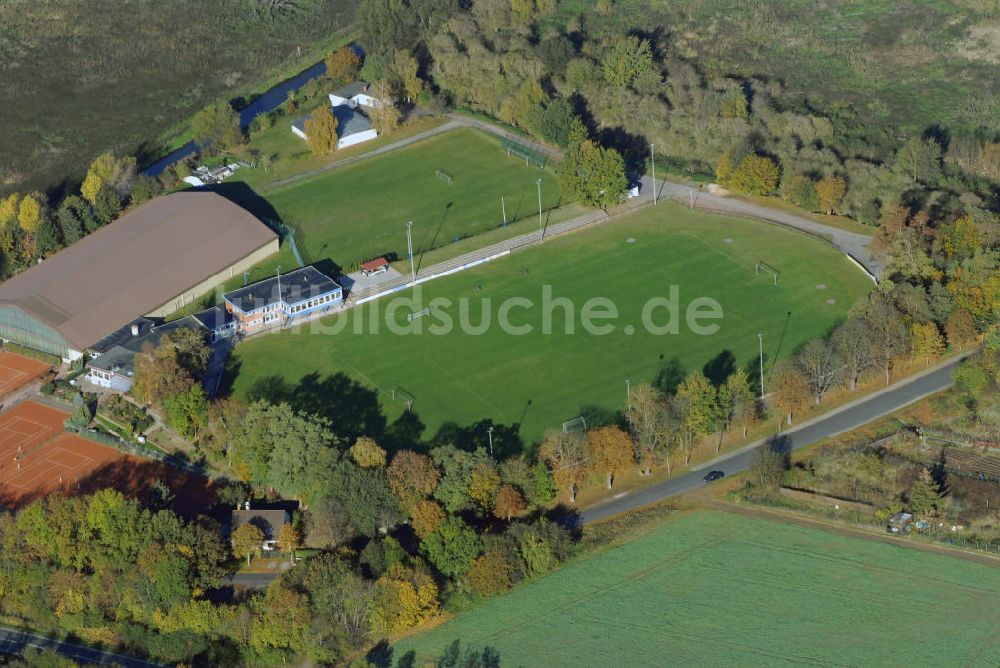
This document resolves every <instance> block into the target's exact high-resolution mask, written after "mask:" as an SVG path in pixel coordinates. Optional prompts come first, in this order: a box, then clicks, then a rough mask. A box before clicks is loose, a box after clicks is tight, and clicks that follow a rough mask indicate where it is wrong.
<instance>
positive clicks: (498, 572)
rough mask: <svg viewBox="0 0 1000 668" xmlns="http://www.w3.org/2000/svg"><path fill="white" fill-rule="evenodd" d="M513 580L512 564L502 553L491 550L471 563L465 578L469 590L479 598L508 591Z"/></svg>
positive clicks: (497, 550) (494, 549)
mask: <svg viewBox="0 0 1000 668" xmlns="http://www.w3.org/2000/svg"><path fill="white" fill-rule="evenodd" d="M513 578H514V564H512V563H511V561H510V559H508V558H507V556H506V555H505V554H504V553H503V551H501V550H499V549H496V548H492V549H489V550H487V551H486V552H484V553H483V554H482V555H480V556H479V557H477V558H476V559H475V561H473V562H472V567H471V568H469V572H468V574H466V576H465V580H466V583H468V585H469V588H470V589H471V590H472V591H474V592H475V593H477V594H479V595H480V596H496V595H497V594H502V593H504V592H505V591H507V590H508V589H510V587H511V585H512V584H513Z"/></svg>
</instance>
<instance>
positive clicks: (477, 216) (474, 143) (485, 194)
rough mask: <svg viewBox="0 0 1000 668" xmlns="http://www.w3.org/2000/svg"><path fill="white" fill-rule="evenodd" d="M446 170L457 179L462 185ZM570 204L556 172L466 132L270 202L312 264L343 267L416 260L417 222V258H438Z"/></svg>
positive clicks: (271, 195)
mask: <svg viewBox="0 0 1000 668" xmlns="http://www.w3.org/2000/svg"><path fill="white" fill-rule="evenodd" d="M437 170H443V171H446V172H448V173H449V174H451V175H452V176H453V179H452V183H451V185H449V184H448V183H447V182H445V181H443V180H441V179H440V178H438V177H437ZM539 178H541V179H542V208H543V209H544V210H549V209H552V208H555V207H556V206H558V205H559V204H560V194H559V185H558V180H557V179H556V173H555V166H554V165H548V166H546V168H545V169H538V168H537V167H531V166H526V165H525V164H524V161H523V160H519V159H517V158H513V157H508V156H507V152H506V151H505V150H504V149H503V147H502V146H501V144H500V141H499V140H498V139H495V138H494V137H492V136H490V135H487V134H485V133H483V132H481V131H479V130H472V129H464V128H463V129H460V130H455V131H452V132H447V133H444V134H443V135H439V136H437V137H433V138H431V139H427V140H424V141H420V142H417V143H416V144H413V145H412V146H408V147H406V148H402V149H399V150H396V151H393V152H391V153H388V154H384V155H381V156H377V157H374V158H371V159H369V160H364V161H362V162H359V163H356V164H353V165H349V166H346V167H342V168H339V169H335V170H333V171H330V172H327V173H325V174H321V175H319V176H316V177H314V178H312V179H309V180H306V181H301V182H298V183H293V184H290V185H289V186H287V187H284V188H280V189H277V190H274V191H271V192H268V193H267V194H265V195H264V197H265V198H266V199H267V201H268V203H269V204H270V205H271V206H272V207H274V210H275V211H276V212H277V214H278V215H279V216H280V218H281V219H282V221H284V222H285V223H286V224H288V225H290V226H292V227H293V228H294V229H295V230H296V235H297V240H298V242H299V247H300V249H301V250H302V251H303V253H304V254H305V255H306V257H307V261H311V262H317V261H319V260H322V259H326V258H330V259H332V260H333V261H334V262H336V263H338V264H340V265H341V266H349V265H351V264H352V263H355V262H359V261H363V260H368V259H371V258H372V257H375V256H378V255H391V254H395V255H396V257H399V258H406V257H407V248H406V223H407V221H410V220H412V221H413V246H414V253H420V252H422V251H425V250H430V249H432V248H438V247H440V246H444V245H446V244H450V243H453V242H454V241H455V240H456V239H461V238H465V237H468V236H472V235H475V234H479V233H482V232H485V231H486V230H490V229H493V228H496V227H500V226H501V225H502V224H503V211H502V207H501V197H503V199H504V203H505V204H506V208H507V220H508V222H512V221H514V220H520V219H524V218H527V217H530V216H537V215H538V191H537V187H536V183H535V182H536V180H537V179H539Z"/></svg>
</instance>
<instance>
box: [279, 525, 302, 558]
mask: <svg viewBox="0 0 1000 668" xmlns="http://www.w3.org/2000/svg"><path fill="white" fill-rule="evenodd" d="M301 544H302V536H301V535H300V534H299V530H298V529H296V528H295V525H294V524H288V523H285V524H282V525H281V528H280V529H278V549H279V550H281V551H282V552H287V553H288V557H289V558H290V559H291V560H292V561H294V560H295V550H297V549H299V545H301Z"/></svg>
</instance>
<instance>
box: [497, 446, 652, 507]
mask: <svg viewBox="0 0 1000 668" xmlns="http://www.w3.org/2000/svg"><path fill="white" fill-rule="evenodd" d="M628 454H629V458H630V459H631V456H632V450H631V449H629V453H628ZM527 509H528V504H526V503H525V502H524V497H523V496H522V495H521V492H519V491H518V490H517V488H516V487H514V486H513V485H500V488H499V489H498V490H497V495H496V499H495V500H494V501H493V515H494V516H495V517H498V518H500V519H502V520H507V521H508V522H510V520H511V519H512V518H514V517H520V516H521V515H523V514H524V512H525V511H526V510H527Z"/></svg>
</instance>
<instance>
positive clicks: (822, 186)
mask: <svg viewBox="0 0 1000 668" xmlns="http://www.w3.org/2000/svg"><path fill="white" fill-rule="evenodd" d="M846 194H847V182H846V181H844V178H843V177H842V176H835V175H831V176H824V177H823V178H821V179H820V180H819V181H817V182H816V199H817V200H818V201H819V207H820V209H822V210H823V211H826V212H827V213H828V214H833V213H834V212H835V211H836V210H837V207H839V206H840V202H841V201H843V199H844V195H846Z"/></svg>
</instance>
